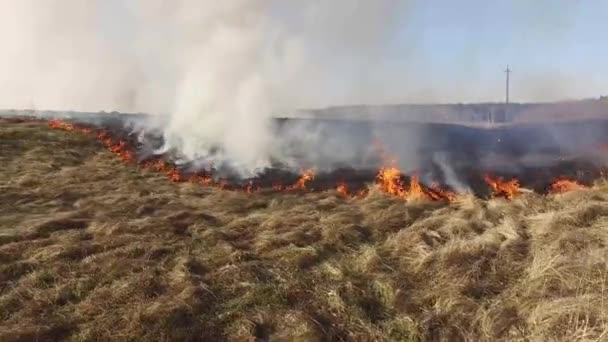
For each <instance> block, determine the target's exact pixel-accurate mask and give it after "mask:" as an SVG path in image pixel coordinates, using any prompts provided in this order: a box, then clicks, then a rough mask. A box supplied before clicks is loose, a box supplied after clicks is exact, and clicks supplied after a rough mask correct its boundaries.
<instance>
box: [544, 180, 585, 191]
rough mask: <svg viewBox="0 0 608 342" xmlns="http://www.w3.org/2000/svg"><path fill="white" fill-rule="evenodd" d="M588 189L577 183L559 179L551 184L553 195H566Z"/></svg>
mask: <svg viewBox="0 0 608 342" xmlns="http://www.w3.org/2000/svg"><path fill="white" fill-rule="evenodd" d="M586 188H587V187H586V186H584V185H582V184H580V183H579V182H577V181H574V180H569V179H557V180H555V181H554V182H553V184H551V190H550V191H551V192H552V193H564V192H568V191H574V190H581V189H586Z"/></svg>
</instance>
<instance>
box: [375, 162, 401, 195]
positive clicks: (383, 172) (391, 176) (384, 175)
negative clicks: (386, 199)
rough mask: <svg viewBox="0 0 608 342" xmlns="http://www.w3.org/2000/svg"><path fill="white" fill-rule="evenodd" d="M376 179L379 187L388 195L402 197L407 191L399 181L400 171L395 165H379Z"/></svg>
mask: <svg viewBox="0 0 608 342" xmlns="http://www.w3.org/2000/svg"><path fill="white" fill-rule="evenodd" d="M376 180H377V182H378V185H379V186H380V189H381V190H382V191H384V192H386V193H387V194H389V195H394V196H397V197H404V195H405V194H406V193H407V191H406V190H405V187H404V185H403V182H402V181H401V171H399V169H397V168H396V167H381V168H380V170H379V171H378V175H377V176H376Z"/></svg>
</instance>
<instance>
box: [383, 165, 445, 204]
mask: <svg viewBox="0 0 608 342" xmlns="http://www.w3.org/2000/svg"><path fill="white" fill-rule="evenodd" d="M376 181H377V183H378V186H379V187H380V190H382V191H383V192H385V193H387V194H390V195H393V196H397V197H400V198H403V199H406V200H433V201H441V200H447V201H453V200H454V199H455V198H456V194H455V193H453V192H451V191H448V190H443V189H441V188H440V187H439V185H438V184H434V185H432V186H431V187H429V188H426V187H424V186H423V185H422V184H421V183H420V180H419V179H418V177H416V176H411V177H410V184H409V187H406V186H405V184H404V183H403V180H402V174H401V171H400V170H399V169H397V168H396V167H382V168H380V171H378V175H377V176H376Z"/></svg>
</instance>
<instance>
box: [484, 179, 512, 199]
mask: <svg viewBox="0 0 608 342" xmlns="http://www.w3.org/2000/svg"><path fill="white" fill-rule="evenodd" d="M483 178H484V180H485V181H486V183H488V185H489V186H490V187H491V188H492V195H493V196H495V197H504V198H506V199H508V200H511V199H513V198H514V197H515V196H517V195H519V194H520V193H521V190H520V187H519V180H517V179H515V178H514V179H511V180H509V181H505V180H504V179H503V178H502V177H496V178H492V177H491V176H490V175H487V174H486V175H485V176H484V177H483Z"/></svg>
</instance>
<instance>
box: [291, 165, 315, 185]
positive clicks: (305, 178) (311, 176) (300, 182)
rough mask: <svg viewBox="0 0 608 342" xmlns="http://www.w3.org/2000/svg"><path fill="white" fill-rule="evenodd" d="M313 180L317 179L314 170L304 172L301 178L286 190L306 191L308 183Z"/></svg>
mask: <svg viewBox="0 0 608 342" xmlns="http://www.w3.org/2000/svg"><path fill="white" fill-rule="evenodd" d="M313 179H315V171H314V170H313V169H308V170H304V171H303V172H302V175H301V176H300V178H299V179H298V180H297V181H296V182H295V183H294V184H293V185H290V186H288V187H287V188H286V190H306V183H308V182H310V181H311V180H313Z"/></svg>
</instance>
